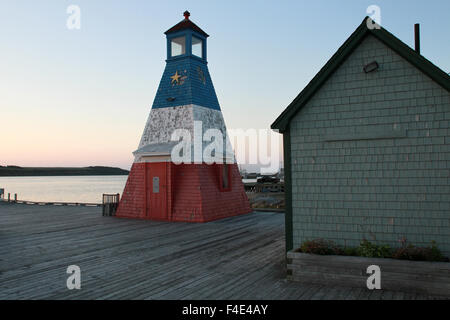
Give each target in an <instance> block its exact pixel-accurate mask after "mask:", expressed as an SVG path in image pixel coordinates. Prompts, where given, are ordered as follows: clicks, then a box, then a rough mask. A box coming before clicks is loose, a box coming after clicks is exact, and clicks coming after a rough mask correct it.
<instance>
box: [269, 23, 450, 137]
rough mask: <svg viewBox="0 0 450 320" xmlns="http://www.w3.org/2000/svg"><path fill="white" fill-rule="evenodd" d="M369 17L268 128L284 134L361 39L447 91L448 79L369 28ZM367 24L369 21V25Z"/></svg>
mask: <svg viewBox="0 0 450 320" xmlns="http://www.w3.org/2000/svg"><path fill="white" fill-rule="evenodd" d="M368 19H370V18H369V17H366V18H365V19H364V20H363V22H362V23H361V24H360V26H359V27H358V28H357V29H356V30H355V32H353V34H352V35H351V36H350V37H349V38H348V39H347V40H346V41H345V42H344V44H343V45H342V46H341V47H340V48H339V49H338V51H337V52H336V53H335V54H334V55H333V56H332V57H331V59H330V60H328V62H327V63H326V64H325V66H324V67H323V68H322V69H321V70H320V71H319V72H318V73H317V75H316V76H315V77H314V78H313V79H312V80H311V81H310V82H309V83H308V85H307V86H306V87H305V88H304V89H303V90H302V92H300V94H299V95H298V96H297V97H296V98H295V99H294V100H293V101H292V102H291V103H290V104H289V106H288V107H287V108H286V109H285V110H284V111H283V112H282V113H281V115H280V116H279V117H278V118H277V119H276V120H275V122H273V123H272V125H271V128H272V129H278V130H279V131H280V132H281V133H282V132H285V131H286V130H287V128H288V126H289V123H290V121H291V119H292V118H293V117H294V116H295V115H296V114H297V112H299V111H300V109H301V108H302V107H303V106H304V105H305V104H306V103H307V102H308V101H309V99H311V97H312V96H313V95H314V94H315V93H316V92H317V91H318V90H319V89H320V88H321V87H322V85H323V84H324V83H325V81H326V80H327V79H328V78H329V77H330V76H331V75H332V74H333V73H334V71H335V70H337V69H338V68H339V67H340V65H341V64H342V63H343V62H344V61H345V60H346V59H347V57H348V56H349V55H350V54H351V53H352V52H353V50H355V49H356V47H358V45H359V44H360V43H361V42H362V40H363V39H364V38H365V37H366V36H368V35H373V36H374V37H376V38H377V39H378V40H380V41H381V42H383V43H384V44H385V45H387V46H388V47H389V48H391V49H392V50H394V51H395V52H396V53H397V54H399V55H400V56H402V57H403V58H404V59H405V60H407V61H408V62H410V63H411V64H412V65H413V66H415V67H416V68H417V69H419V70H420V71H422V72H423V73H425V74H426V75H427V76H429V77H430V78H431V79H432V80H434V81H435V82H436V83H438V84H439V85H441V86H442V87H443V88H445V89H446V90H448V91H450V76H449V75H448V74H447V73H445V72H444V71H442V70H441V69H439V68H438V67H437V66H435V65H434V64H433V63H431V62H430V61H429V60H427V59H426V58H424V57H423V56H422V55H420V54H419V53H417V52H416V51H415V50H413V49H411V48H410V47H409V46H408V45H406V44H405V43H404V42H402V41H401V40H399V39H398V38H397V37H395V36H394V35H393V34H391V33H390V32H389V31H387V30H386V29H384V28H382V27H380V28H379V29H376V28H374V29H369V28H368V27H367V25H368ZM370 22H371V21H369V23H370Z"/></svg>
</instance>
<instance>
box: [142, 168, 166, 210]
mask: <svg viewBox="0 0 450 320" xmlns="http://www.w3.org/2000/svg"><path fill="white" fill-rule="evenodd" d="M166 167H167V162H153V163H146V197H147V198H146V207H147V210H146V217H147V218H149V219H167V170H166V169H167V168H166Z"/></svg>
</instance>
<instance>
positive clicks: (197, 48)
mask: <svg viewBox="0 0 450 320" xmlns="http://www.w3.org/2000/svg"><path fill="white" fill-rule="evenodd" d="M192 54H193V55H194V56H197V57H199V58H203V41H202V39H199V38H197V37H194V36H192Z"/></svg>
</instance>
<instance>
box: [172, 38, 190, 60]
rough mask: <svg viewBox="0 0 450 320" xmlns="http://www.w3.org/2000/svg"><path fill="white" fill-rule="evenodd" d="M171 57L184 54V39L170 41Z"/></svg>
mask: <svg viewBox="0 0 450 320" xmlns="http://www.w3.org/2000/svg"><path fill="white" fill-rule="evenodd" d="M171 48H172V51H171V55H172V57H176V56H181V55H183V54H186V37H178V38H173V39H172V41H171Z"/></svg>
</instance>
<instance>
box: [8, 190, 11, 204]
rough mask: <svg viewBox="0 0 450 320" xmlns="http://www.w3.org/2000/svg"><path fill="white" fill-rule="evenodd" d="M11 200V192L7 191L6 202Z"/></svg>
mask: <svg viewBox="0 0 450 320" xmlns="http://www.w3.org/2000/svg"><path fill="white" fill-rule="evenodd" d="M10 201H11V193H9V192H8V202H10Z"/></svg>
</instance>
